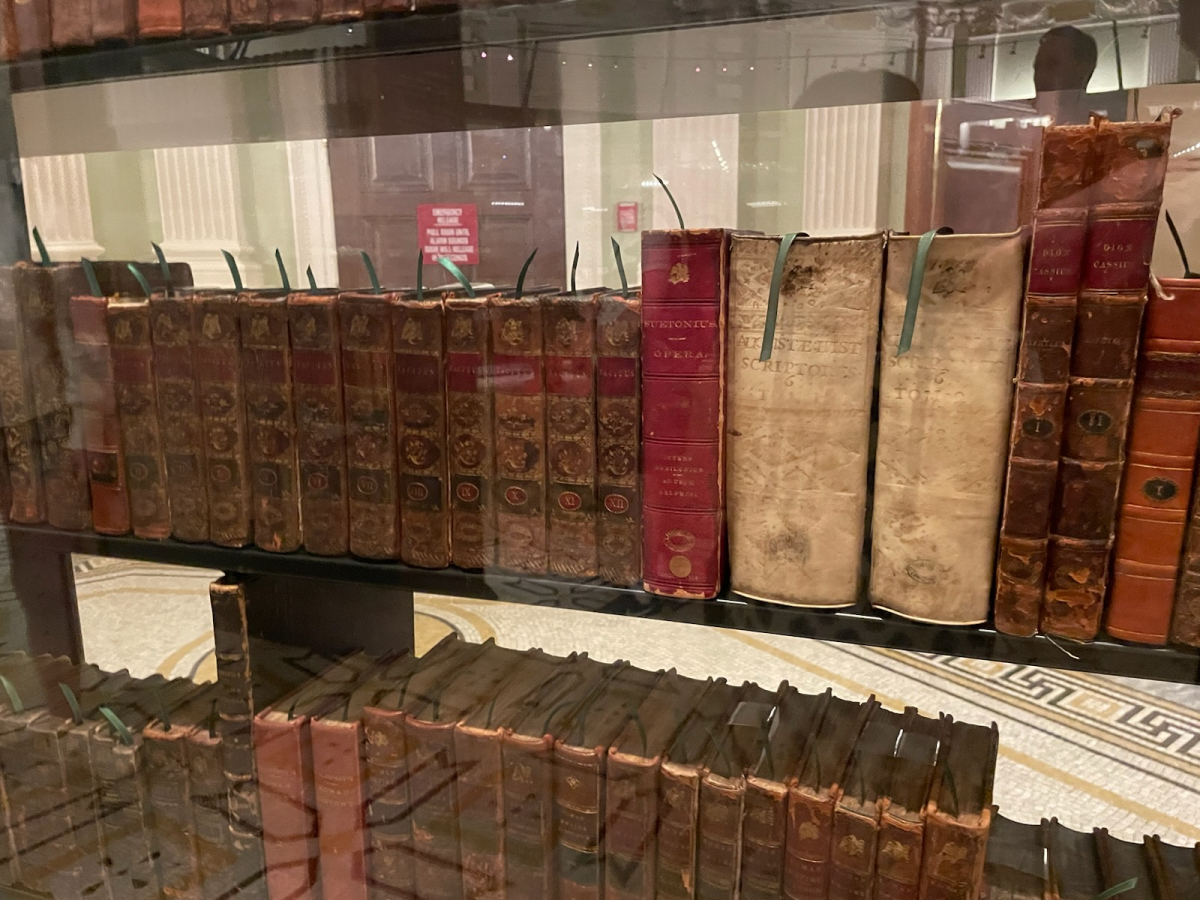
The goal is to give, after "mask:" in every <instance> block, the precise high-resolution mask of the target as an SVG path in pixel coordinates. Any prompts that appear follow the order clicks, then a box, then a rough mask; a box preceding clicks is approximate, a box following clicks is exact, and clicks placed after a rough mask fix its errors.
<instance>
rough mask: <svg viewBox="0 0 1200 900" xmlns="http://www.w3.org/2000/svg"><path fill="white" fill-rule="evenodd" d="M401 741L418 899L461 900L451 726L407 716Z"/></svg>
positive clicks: (461, 886)
mask: <svg viewBox="0 0 1200 900" xmlns="http://www.w3.org/2000/svg"><path fill="white" fill-rule="evenodd" d="M404 740H405V748H406V750H407V751H408V773H409V780H408V784H409V788H408V790H409V798H410V805H409V808H410V809H411V810H412V814H411V815H412V833H413V856H414V858H415V860H416V885H415V887H416V891H417V896H418V897H421V898H422V900H426V898H428V900H461V898H462V895H463V874H462V869H461V867H460V860H459V833H458V822H459V814H458V797H457V793H458V792H457V790H456V787H457V786H456V784H455V757H454V726H453V724H449V725H447V724H436V725H434V724H430V723H428V722H422V721H420V720H418V719H414V718H411V717H410V718H408V720H407V721H406V722H405V725H404Z"/></svg>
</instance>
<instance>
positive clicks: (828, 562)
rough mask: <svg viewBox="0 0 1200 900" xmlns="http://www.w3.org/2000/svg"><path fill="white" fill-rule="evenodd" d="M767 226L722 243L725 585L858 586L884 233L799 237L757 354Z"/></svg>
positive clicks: (798, 595) (768, 595)
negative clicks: (726, 248)
mask: <svg viewBox="0 0 1200 900" xmlns="http://www.w3.org/2000/svg"><path fill="white" fill-rule="evenodd" d="M779 245H780V239H779V238H778V237H764V236H762V235H734V236H733V239H732V247H731V251H730V284H729V338H728V345H727V347H728V349H727V360H728V365H727V372H728V375H727V379H728V390H729V393H728V411H727V418H726V433H725V434H726V453H727V460H728V462H727V466H726V479H727V480H726V485H727V488H726V490H727V499H726V504H727V516H728V523H729V524H728V531H729V562H730V570H731V580H732V587H733V590H734V591H736V592H737V593H739V594H742V595H743V596H747V597H754V598H757V599H761V600H772V601H776V602H780V603H788V604H792V605H797V606H849V605H851V604H853V603H854V601H855V598H856V596H857V593H858V579H859V567H860V561H861V556H862V543H863V532H864V520H865V514H866V503H867V459H868V444H869V437H870V425H871V387H872V384H873V381H874V373H875V347H876V338H877V333H878V324H879V302H880V293H881V287H882V281H883V247H884V239H883V235H878V234H876V235H870V236H864V237H842V238H815V239H804V238H801V239H798V240H796V241H795V243H793V244H792V246H791V249H790V250H789V251H788V254H787V260H786V263H785V266H784V269H783V274H782V279H781V281H780V290H779V304H778V313H777V316H776V326H775V335H774V340H773V341H772V347H771V355H770V359H767V360H760V359H759V355H760V350H761V348H762V341H763V329H764V325H765V322H766V317H767V303H768V297H769V294H770V289H771V276H772V272H773V270H774V267H775V257H776V255H777V254H778V252H779Z"/></svg>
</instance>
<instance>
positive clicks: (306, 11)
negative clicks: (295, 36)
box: [267, 0, 320, 28]
mask: <svg viewBox="0 0 1200 900" xmlns="http://www.w3.org/2000/svg"><path fill="white" fill-rule="evenodd" d="M319 5H320V4H319V0H268V3H267V9H268V11H269V17H268V20H269V24H270V26H271V27H272V28H303V27H304V26H305V25H311V24H312V23H313V22H315V21H316V20H317V8H318V6H319Z"/></svg>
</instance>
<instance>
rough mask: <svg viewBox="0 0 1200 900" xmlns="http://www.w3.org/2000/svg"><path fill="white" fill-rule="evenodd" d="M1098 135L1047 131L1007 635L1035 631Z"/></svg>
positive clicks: (1011, 480)
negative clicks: (1093, 157)
mask: <svg viewBox="0 0 1200 900" xmlns="http://www.w3.org/2000/svg"><path fill="white" fill-rule="evenodd" d="M1095 139H1096V125H1095V124H1094V123H1091V124H1087V125H1054V126H1051V127H1049V128H1047V129H1046V130H1045V132H1043V136H1042V151H1041V176H1040V180H1039V184H1038V200H1037V210H1036V212H1035V214H1034V223H1033V239H1032V242H1031V246H1030V251H1029V257H1030V261H1029V271H1028V274H1027V276H1026V281H1025V306H1024V312H1023V318H1022V329H1021V347H1020V351H1019V353H1018V356H1017V391H1016V397H1015V398H1014V400H1013V418H1012V432H1011V437H1010V438H1009V450H1008V475H1007V478H1006V479H1005V489H1004V506H1003V511H1002V517H1001V524H1000V560H999V563H998V564H997V567H996V608H995V621H996V628H997V629H998V630H1000V631H1002V632H1004V633H1006V634H1018V635H1032V634H1036V633H1037V630H1038V612H1039V610H1040V609H1041V605H1042V590H1043V588H1044V587H1045V583H1046V554H1047V546H1048V543H1049V539H1050V511H1051V507H1052V506H1053V504H1054V489H1055V486H1056V484H1057V483H1058V457H1059V452H1060V450H1061V448H1062V432H1063V409H1064V407H1065V406H1066V402H1067V379H1068V375H1069V372H1070V365H1071V343H1072V341H1073V340H1074V336H1075V310H1076V306H1077V304H1078V296H1079V285H1080V282H1081V280H1082V275H1083V247H1084V238H1085V236H1086V233H1087V208H1088V193H1087V186H1088V184H1089V183H1090V181H1091V174H1092V173H1091V168H1092V165H1091V163H1092V156H1093V151H1094V144H1095Z"/></svg>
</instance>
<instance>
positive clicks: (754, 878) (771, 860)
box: [741, 781, 788, 900]
mask: <svg viewBox="0 0 1200 900" xmlns="http://www.w3.org/2000/svg"><path fill="white" fill-rule="evenodd" d="M787 808H788V794H787V789H786V788H785V787H783V786H782V785H779V784H759V783H756V782H755V781H749V782H748V783H747V785H746V815H745V820H744V822H743V823H742V889H741V896H742V897H743V898H745V900H777V898H779V897H782V896H783V868H784V842H785V841H786V839H787Z"/></svg>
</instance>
